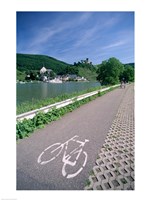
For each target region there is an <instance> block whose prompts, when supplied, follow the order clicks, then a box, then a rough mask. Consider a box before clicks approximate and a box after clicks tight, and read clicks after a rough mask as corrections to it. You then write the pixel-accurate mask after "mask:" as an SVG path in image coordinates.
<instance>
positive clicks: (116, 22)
mask: <svg viewBox="0 0 150 200" xmlns="http://www.w3.org/2000/svg"><path fill="white" fill-rule="evenodd" d="M16 20H17V21H16V24H17V30H16V39H17V53H24V54H40V55H47V56H51V57H54V58H56V59H58V60H62V61H64V62H67V63H69V64H73V63H74V62H78V61H80V60H84V59H86V58H89V60H90V61H91V62H92V63H93V64H100V63H101V62H102V61H104V60H107V59H109V58H111V57H115V58H117V59H119V60H120V61H121V62H122V63H131V62H134V12H17V13H16Z"/></svg>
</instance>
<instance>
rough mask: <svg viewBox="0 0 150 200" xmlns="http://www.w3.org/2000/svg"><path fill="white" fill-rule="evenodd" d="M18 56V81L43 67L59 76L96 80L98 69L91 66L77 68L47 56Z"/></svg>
mask: <svg viewBox="0 0 150 200" xmlns="http://www.w3.org/2000/svg"><path fill="white" fill-rule="evenodd" d="M16 56H17V58H16V60H17V63H16V64H17V80H21V81H23V80H25V77H26V75H27V74H28V73H29V72H30V73H31V72H32V73H34V72H35V73H39V71H40V69H41V68H42V67H43V66H44V67H46V68H47V69H52V70H53V72H54V73H55V74H57V75H64V74H76V75H79V76H81V77H82V76H83V77H85V78H86V79H87V80H89V81H92V80H96V76H97V74H96V69H95V67H94V66H90V65H89V64H87V65H85V64H84V65H79V66H75V65H71V64H68V63H65V62H62V61H60V60H57V59H55V58H53V57H49V56H45V55H32V54H17V55H16Z"/></svg>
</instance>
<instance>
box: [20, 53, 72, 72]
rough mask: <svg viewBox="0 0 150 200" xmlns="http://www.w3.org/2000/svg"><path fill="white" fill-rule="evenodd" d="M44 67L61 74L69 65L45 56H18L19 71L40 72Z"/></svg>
mask: <svg viewBox="0 0 150 200" xmlns="http://www.w3.org/2000/svg"><path fill="white" fill-rule="evenodd" d="M43 66H45V67H46V68H47V69H52V70H53V71H54V72H55V73H61V71H63V70H64V69H65V68H66V67H68V66H70V65H69V64H67V63H65V62H62V61H59V60H57V59H55V58H52V57H49V56H45V55H32V54H17V70H19V71H28V70H40V69H41V68H42V67H43Z"/></svg>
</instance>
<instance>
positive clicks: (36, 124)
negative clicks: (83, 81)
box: [16, 86, 118, 140]
mask: <svg viewBox="0 0 150 200" xmlns="http://www.w3.org/2000/svg"><path fill="white" fill-rule="evenodd" d="M116 87H118V86H115V87H114V86H112V87H109V88H107V90H103V91H98V92H96V93H95V94H94V95H92V96H89V97H87V98H84V99H82V100H75V101H74V102H73V103H71V104H69V105H67V106H65V107H61V108H59V109H56V108H52V109H50V110H49V111H48V112H47V113H44V112H38V113H37V114H36V115H35V116H34V117H33V118H32V119H28V120H27V119H24V120H23V121H18V122H17V127H16V138H17V140H18V139H23V138H24V137H28V136H30V134H31V133H32V132H33V131H35V130H36V129H39V128H43V127H44V125H45V124H48V123H50V122H52V121H56V120H57V119H60V117H61V116H63V115H65V114H66V113H68V112H72V111H73V110H75V109H76V108H78V107H80V106H81V105H83V104H86V103H88V102H90V101H92V100H94V99H96V98H97V97H99V96H102V95H104V94H105V93H107V92H109V91H112V90H113V89H114V88H116Z"/></svg>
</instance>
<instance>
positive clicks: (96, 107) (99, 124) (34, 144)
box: [17, 85, 132, 190]
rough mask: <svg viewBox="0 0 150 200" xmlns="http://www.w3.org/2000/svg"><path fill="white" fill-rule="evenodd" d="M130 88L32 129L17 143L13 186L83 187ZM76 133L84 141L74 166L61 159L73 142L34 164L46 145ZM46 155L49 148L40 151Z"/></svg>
mask: <svg viewBox="0 0 150 200" xmlns="http://www.w3.org/2000/svg"><path fill="white" fill-rule="evenodd" d="M131 88H132V85H127V87H126V88H125V89H120V88H118V89H115V90H114V91H112V92H109V93H107V94H105V95H104V96H102V97H98V98H97V99H96V100H94V101H92V102H90V103H88V104H86V105H83V106H81V107H80V108H78V109H76V110H75V111H73V112H72V113H68V114H66V115H65V116H63V117H62V118H61V119H60V120H58V121H55V122H52V123H51V124H49V125H47V126H46V127H45V128H43V129H41V130H38V131H35V132H34V133H33V134H32V135H31V136H30V137H29V138H25V139H23V140H20V141H19V142H18V144H17V189H18V190H83V189H84V187H85V182H86V180H87V179H88V177H89V172H90V170H91V169H92V167H93V166H94V164H95V160H96V159H97V155H98V150H99V149H101V147H102V145H103V143H104V141H105V138H106V135H107V133H108V130H109V128H110V126H111V124H112V122H113V119H114V118H115V116H116V114H117V111H118V109H119V106H120V105H121V102H122V100H123V99H124V97H125V96H126V93H127V91H128V90H131ZM76 135H77V136H78V137H77V138H78V141H80V142H84V141H85V140H88V142H87V143H85V144H84V146H83V151H82V153H81V154H80V156H79V158H78V160H77V163H76V165H75V166H71V165H69V164H67V158H66V162H64V160H65V154H64V152H66V155H67V154H68V153H69V152H71V151H73V150H74V149H76V148H77V147H78V146H79V143H77V142H76V141H70V142H68V144H67V145H66V147H65V146H64V149H63V150H62V152H61V153H60V155H59V156H58V157H57V158H56V159H54V160H53V161H51V162H49V163H46V164H45V165H41V164H40V163H38V158H39V156H40V155H41V154H42V152H44V150H45V149H46V148H47V147H49V146H50V145H53V144H56V143H61V144H64V143H65V142H66V141H68V140H69V139H71V138H73V137H74V136H76ZM66 148H67V149H66ZM83 152H84V153H83ZM86 155H87V156H86ZM49 156H50V149H48V150H47V151H46V153H44V154H42V158H41V159H43V158H44V160H48V159H50V157H49ZM76 156H77V153H76V154H75V155H73V156H72V157H71V158H70V161H74V160H75V158H76ZM81 168H82V169H81ZM80 169H81V171H80ZM78 171H79V173H77V174H76V172H78ZM67 175H70V177H71V178H68V176H67ZM71 175H72V176H71Z"/></svg>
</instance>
